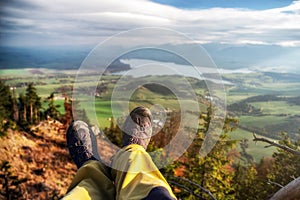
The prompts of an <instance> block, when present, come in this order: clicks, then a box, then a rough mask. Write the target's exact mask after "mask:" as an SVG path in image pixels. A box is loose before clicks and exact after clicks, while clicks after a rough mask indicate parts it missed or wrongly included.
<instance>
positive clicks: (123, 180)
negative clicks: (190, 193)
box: [112, 144, 176, 200]
mask: <svg viewBox="0 0 300 200" xmlns="http://www.w3.org/2000/svg"><path fill="white" fill-rule="evenodd" d="M112 168H113V170H112V175H113V178H115V180H116V181H115V185H116V191H117V198H116V199H118V200H135V199H136V200H141V199H143V198H145V197H147V196H148V194H149V192H150V191H151V190H152V189H153V188H155V187H159V186H161V187H164V188H166V189H167V190H168V192H169V193H170V195H171V196H172V197H174V199H176V197H175V195H174V194H173V192H172V190H171V188H170V186H169V184H168V183H167V181H166V180H165V178H164V177H163V176H162V174H161V173H160V171H159V170H158V169H157V167H156V166H155V164H154V163H153V162H152V159H151V157H150V156H149V154H148V153H147V152H146V151H145V149H144V148H143V147H142V146H140V145H136V144H131V145H128V146H126V147H124V148H123V149H121V150H120V151H119V152H118V153H117V154H116V155H115V156H114V158H113V164H112Z"/></svg>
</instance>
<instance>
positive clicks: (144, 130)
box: [122, 106, 152, 149]
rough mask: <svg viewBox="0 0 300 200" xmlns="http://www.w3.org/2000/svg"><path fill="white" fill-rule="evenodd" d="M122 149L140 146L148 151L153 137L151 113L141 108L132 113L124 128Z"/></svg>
mask: <svg viewBox="0 0 300 200" xmlns="http://www.w3.org/2000/svg"><path fill="white" fill-rule="evenodd" d="M122 136H123V139H122V147H124V146H127V145H130V144H138V145H141V146H143V147H144V148H145V149H147V146H148V144H149V142H150V139H151V136H152V122H151V111H150V110H149V109H148V108H145V107H142V106H139V107H136V108H135V109H133V110H132V111H131V113H130V114H129V116H128V117H127V118H126V120H125V122H124V124H123V127H122Z"/></svg>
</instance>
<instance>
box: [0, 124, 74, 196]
mask: <svg viewBox="0 0 300 200" xmlns="http://www.w3.org/2000/svg"><path fill="white" fill-rule="evenodd" d="M61 127H62V124H60V123H59V122H55V121H44V122H41V123H40V124H39V125H38V126H36V127H34V129H32V131H31V132H23V131H12V130H10V131H8V134H7V136H5V137H2V138H0V162H1V163H2V164H1V166H2V167H1V175H2V176H1V181H0V189H1V193H2V196H1V195H0V199H5V196H7V193H9V195H11V197H12V199H16V198H17V199H59V198H60V197H62V195H63V194H65V192H66V190H67V188H68V186H69V184H70V182H71V180H72V178H73V177H74V175H75V173H76V166H75V164H73V163H72V160H71V158H70V156H69V152H68V150H67V147H66V142H65V130H64V129H61ZM3 161H8V162H9V165H10V166H11V167H9V168H8V169H6V172H5V169H4V167H3V163H4V162H3ZM9 173H11V175H10V178H8V181H9V183H10V184H9V185H10V186H11V187H10V188H9V190H8V191H9V192H7V191H5V187H4V184H3V183H4V176H3V175H4V174H6V175H8V174H9ZM14 176H15V177H14ZM6 177H7V176H6ZM14 178H15V179H18V180H21V179H22V178H26V179H27V180H26V181H25V182H24V183H21V184H20V185H19V186H18V187H13V186H12V180H9V179H14ZM5 193H6V194H5Z"/></svg>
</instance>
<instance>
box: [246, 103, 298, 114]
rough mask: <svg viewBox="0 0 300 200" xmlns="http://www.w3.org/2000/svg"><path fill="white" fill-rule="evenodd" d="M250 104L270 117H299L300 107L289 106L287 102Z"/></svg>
mask: <svg viewBox="0 0 300 200" xmlns="http://www.w3.org/2000/svg"><path fill="white" fill-rule="evenodd" d="M250 104H251V105H253V106H254V107H256V108H258V109H261V110H262V111H263V113H264V114H268V115H281V114H284V115H297V114H299V110H300V106H297V105H291V104H288V103H287V102H286V101H268V102H254V103H250Z"/></svg>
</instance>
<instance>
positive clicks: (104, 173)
mask: <svg viewBox="0 0 300 200" xmlns="http://www.w3.org/2000/svg"><path fill="white" fill-rule="evenodd" d="M77 199H78V200H85V199H92V200H96V199H98V200H114V199H115V186H114V184H113V182H112V181H111V179H110V172H109V169H108V168H107V167H106V166H105V165H104V164H102V163H100V162H98V161H94V160H91V161H87V162H86V163H85V164H84V165H83V166H82V167H81V168H79V169H78V171H77V174H76V175H75V177H74V179H73V181H72V183H71V185H70V187H69V189H68V193H67V194H66V196H65V197H64V198H63V200H77Z"/></svg>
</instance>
